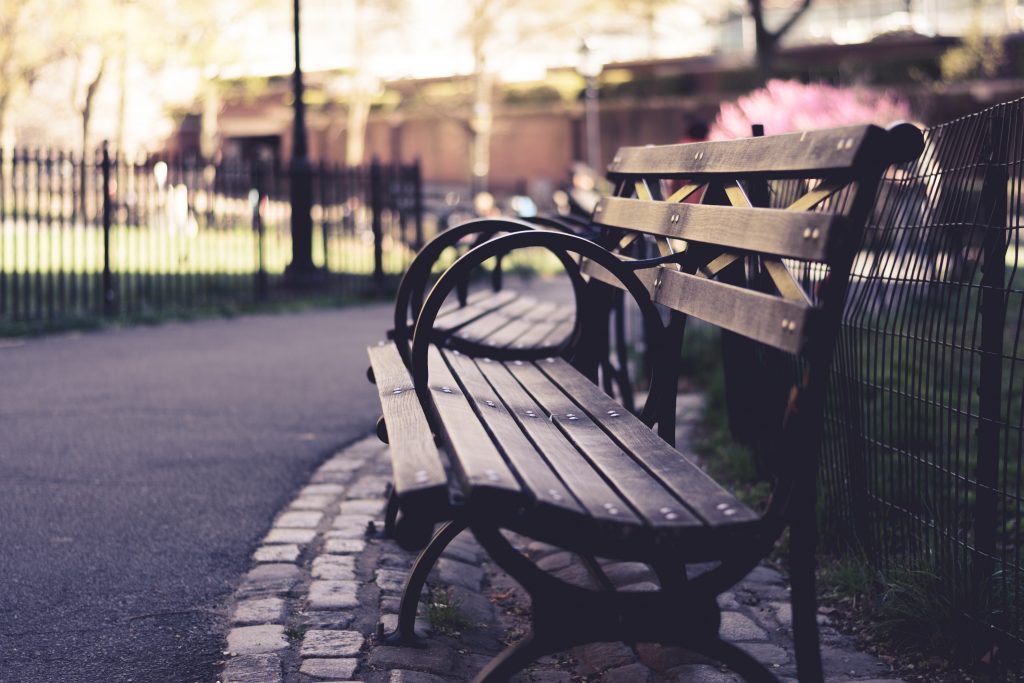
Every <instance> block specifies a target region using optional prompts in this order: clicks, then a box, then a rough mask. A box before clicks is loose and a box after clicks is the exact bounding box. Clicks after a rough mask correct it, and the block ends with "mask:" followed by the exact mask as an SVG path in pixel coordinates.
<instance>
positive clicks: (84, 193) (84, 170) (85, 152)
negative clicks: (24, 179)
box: [78, 56, 107, 220]
mask: <svg viewBox="0 0 1024 683" xmlns="http://www.w3.org/2000/svg"><path fill="white" fill-rule="evenodd" d="M106 68H107V59H106V57H105V56H104V57H103V59H101V60H100V66H99V69H97V70H96V77H95V78H94V79H92V82H90V83H89V85H88V87H86V89H85V99H84V100H83V101H82V108H81V110H80V112H81V115H82V165H81V166H80V167H79V172H80V174H81V176H80V178H79V180H80V184H81V188H80V191H79V195H78V196H79V198H80V200H81V207H80V210H81V215H82V220H86V219H87V218H88V215H89V214H88V210H89V191H88V189H89V188H88V183H89V169H88V164H87V159H88V158H89V156H90V155H89V130H90V123H91V122H92V104H93V99H94V98H95V97H96V91H97V90H99V87H100V81H102V80H103V72H104V71H105V70H106Z"/></svg>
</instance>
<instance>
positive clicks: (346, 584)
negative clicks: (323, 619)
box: [309, 580, 359, 609]
mask: <svg viewBox="0 0 1024 683" xmlns="http://www.w3.org/2000/svg"><path fill="white" fill-rule="evenodd" d="M358 593H359V584H358V583H356V582H355V581H328V580H316V581H313V582H312V583H311V584H310V585H309V607H310V609H352V608H353V607H358V606H359V597H358Z"/></svg>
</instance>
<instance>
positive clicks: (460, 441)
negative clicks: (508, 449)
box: [427, 345, 522, 506]
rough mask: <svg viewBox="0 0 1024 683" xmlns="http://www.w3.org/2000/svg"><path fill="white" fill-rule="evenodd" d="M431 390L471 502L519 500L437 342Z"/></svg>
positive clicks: (516, 484)
mask: <svg viewBox="0 0 1024 683" xmlns="http://www.w3.org/2000/svg"><path fill="white" fill-rule="evenodd" d="M427 362H428V364H429V370H430V393H431V397H432V399H433V404H434V409H435V411H436V413H437V417H438V420H439V422H440V424H441V427H442V429H443V430H444V436H445V440H446V442H447V443H448V444H449V445H450V446H451V448H452V450H454V451H455V452H457V453H459V457H458V458H452V464H453V465H454V466H455V468H456V471H457V473H458V475H459V477H460V478H461V480H462V483H463V485H464V487H465V488H466V489H467V490H472V497H471V498H470V500H469V502H470V503H471V504H479V505H483V506H487V505H490V504H492V503H493V504H495V505H502V504H512V505H515V504H519V503H521V502H522V491H521V489H520V487H519V482H518V481H517V480H516V478H515V475H513V474H512V472H511V471H510V470H509V468H508V465H507V464H506V463H505V460H504V459H503V458H502V457H501V453H499V452H498V449H497V448H496V447H495V446H494V443H493V442H492V441H491V438H490V436H489V435H488V434H487V430H485V429H484V426H483V425H482V424H481V423H480V421H479V420H478V419H477V416H476V413H475V412H474V411H473V407H472V406H471V405H470V404H469V400H468V399H467V397H466V396H465V395H464V394H463V392H462V389H461V388H460V387H459V384H458V382H456V381H455V378H454V377H453V376H452V373H451V371H450V370H449V369H448V366H447V364H446V363H445V362H444V359H443V358H442V357H441V352H440V351H438V350H437V347H436V346H433V345H431V347H430V353H429V355H428V360H427Z"/></svg>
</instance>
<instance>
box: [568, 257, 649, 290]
mask: <svg viewBox="0 0 1024 683" xmlns="http://www.w3.org/2000/svg"><path fill="white" fill-rule="evenodd" d="M620 258H621V259H622V260H623V261H628V260H631V259H627V258H625V257H620ZM580 272H581V273H583V274H584V275H586V276H587V277H592V278H594V279H595V280H600V281H601V282H603V283H605V284H606V285H611V286H612V287H618V288H619V289H625V287H624V286H623V285H622V283H621V282H619V279H618V278H617V277H615V276H614V275H612V274H611V273H610V272H609V271H608V270H607V269H605V267H604V266H602V265H601V264H599V263H597V261H591V260H590V259H583V260H582V261H580ZM636 276H637V277H638V278H639V279H640V282H641V283H643V285H644V286H645V287H646V288H647V291H648V292H653V291H654V283H655V281H656V280H657V279H658V269H657V268H645V269H643V270H638V271H636Z"/></svg>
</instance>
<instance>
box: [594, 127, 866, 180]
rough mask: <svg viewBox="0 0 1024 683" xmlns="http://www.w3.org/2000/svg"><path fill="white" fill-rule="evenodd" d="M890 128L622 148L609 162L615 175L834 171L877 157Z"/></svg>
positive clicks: (778, 175)
mask: <svg viewBox="0 0 1024 683" xmlns="http://www.w3.org/2000/svg"><path fill="white" fill-rule="evenodd" d="M885 138H886V132H885V131H884V130H882V129H881V128H878V127H876V126H871V125H861V126H845V127H841V128H829V129H827V130H815V131H806V132H801V133H789V134H785V135H772V136H768V137H757V138H744V139H740V140H729V141H715V142H693V143H689V144H684V145H659V146H656V147H622V148H620V149H619V151H618V152H617V153H616V155H615V158H614V159H613V160H612V163H611V165H610V166H609V173H610V175H611V176H612V177H613V178H615V177H625V178H629V177H630V176H641V177H642V176H648V175H653V176H660V177H668V178H673V177H674V178H703V177H707V176H729V177H731V178H736V177H743V176H747V175H753V174H757V175H759V176H761V177H770V178H771V177H774V178H787V177H793V176H807V175H810V174H814V175H822V176H824V175H832V174H833V173H837V172H841V171H844V170H848V169H852V168H855V167H857V168H859V167H862V164H864V162H865V161H866V160H873V159H868V155H871V156H872V157H879V156H880V154H879V150H880V149H884V142H885Z"/></svg>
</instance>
